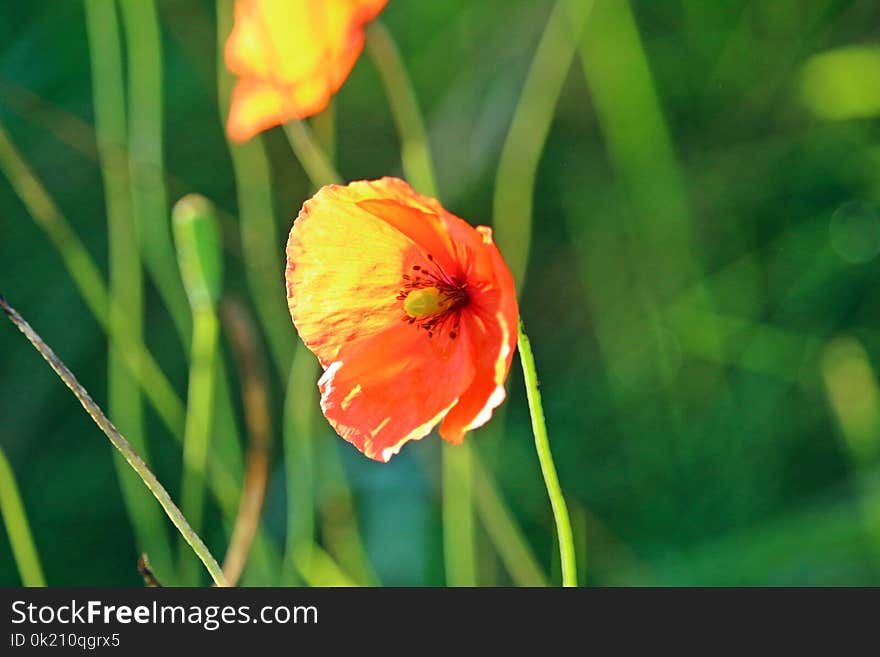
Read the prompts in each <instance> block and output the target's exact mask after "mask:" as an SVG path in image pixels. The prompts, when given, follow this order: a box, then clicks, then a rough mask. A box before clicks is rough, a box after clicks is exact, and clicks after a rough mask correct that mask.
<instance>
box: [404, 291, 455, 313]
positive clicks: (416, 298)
mask: <svg viewBox="0 0 880 657" xmlns="http://www.w3.org/2000/svg"><path fill="white" fill-rule="evenodd" d="M454 303H455V300H454V298H453V297H451V296H448V295H446V294H444V293H443V292H441V291H440V290H438V289H437V288H436V287H423V288H422V289H420V290H413V291H412V292H410V293H409V294H407V295H406V299H404V300H403V309H404V311H405V312H406V314H407V315H409V316H410V317H414V318H416V319H422V318H424V317H430V316H431V315H437V314H439V313H442V312H446V311H447V310H449V307H450V306H451V305H453V304H454Z"/></svg>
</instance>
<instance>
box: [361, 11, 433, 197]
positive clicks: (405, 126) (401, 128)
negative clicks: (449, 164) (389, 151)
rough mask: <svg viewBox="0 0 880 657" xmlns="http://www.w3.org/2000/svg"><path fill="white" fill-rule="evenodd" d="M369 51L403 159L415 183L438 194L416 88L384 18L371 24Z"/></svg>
mask: <svg viewBox="0 0 880 657" xmlns="http://www.w3.org/2000/svg"><path fill="white" fill-rule="evenodd" d="M366 48H367V52H368V53H369V55H370V59H372V60H373V63H374V64H375V66H376V70H377V71H378V72H379V77H380V78H381V80H382V86H383V87H384V88H385V94H386V95H387V97H388V104H389V105H390V107H391V113H392V115H393V116H394V122H395V124H396V125H397V132H398V134H399V135H400V140H401V144H400V159H401V161H402V163H403V170H404V172H405V173H406V177H407V178H409V181H410V183H411V184H412V186H413V187H414V188H415V189H417V190H418V191H419V192H421V193H422V194H425V195H427V196H437V180H436V177H435V176H434V165H433V164H432V162H431V145H430V142H429V140H428V133H427V131H426V130H425V123H424V121H423V120H422V112H421V110H420V109H419V102H418V99H417V98H416V94H415V90H414V89H413V85H412V82H411V80H410V79H409V75H408V74H407V71H406V66H404V64H403V59H402V58H401V56H400V51H399V50H398V49H397V44H395V43H394V39H393V38H392V36H391V33H390V32H389V31H388V29H387V28H386V27H385V26H384V25H383V24H382V23H381V21H374V22H373V23H371V24H370V25H369V26H368V27H367V40H366Z"/></svg>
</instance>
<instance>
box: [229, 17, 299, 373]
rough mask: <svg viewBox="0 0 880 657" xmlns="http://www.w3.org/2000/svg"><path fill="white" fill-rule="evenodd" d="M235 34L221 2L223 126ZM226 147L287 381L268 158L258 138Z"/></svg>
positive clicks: (251, 260)
mask: <svg viewBox="0 0 880 657" xmlns="http://www.w3.org/2000/svg"><path fill="white" fill-rule="evenodd" d="M231 30H232V3H231V2H220V3H218V5H217V52H218V55H219V60H218V62H217V100H218V103H219V106H220V116H221V118H222V119H223V122H224V123H225V122H226V119H227V117H228V116H229V99H230V97H231V95H232V87H233V77H232V75H231V74H230V73H229V71H228V70H226V66H225V64H224V61H223V53H224V44H225V41H226V38H227V37H228V35H229V33H230V31H231ZM227 145H228V147H229V154H230V156H231V157H232V168H233V173H234V177H235V187H236V196H237V198H238V217H239V222H238V224H239V231H240V235H241V248H242V256H243V260H244V264H245V275H246V276H247V282H248V289H249V290H250V293H251V297H252V298H253V300H254V306H255V308H256V311H257V317H258V319H259V320H260V325H261V326H262V328H263V331H264V333H265V335H266V338H267V342H268V344H269V350H270V351H271V353H272V361H273V363H274V365H275V367H276V369H277V370H278V373H279V375H280V376H281V377H282V378H284V377H286V376H287V370H288V368H289V367H290V361H291V358H293V343H292V342H291V340H290V318H289V317H288V314H287V307H286V305H285V303H284V297H283V296H281V295H280V294H279V291H280V290H282V289H283V288H282V287H281V283H280V282H279V272H282V271H283V269H284V265H283V262H282V257H281V254H283V249H282V248H281V245H280V244H279V242H278V226H277V224H276V221H275V210H274V207H273V201H272V173H271V170H270V167H269V158H268V157H267V155H266V149H265V147H264V146H263V142H262V140H261V138H260V137H259V136H256V137H254V138H252V139H250V140H249V141H248V142H247V143H245V144H235V143H232V142H231V141H227Z"/></svg>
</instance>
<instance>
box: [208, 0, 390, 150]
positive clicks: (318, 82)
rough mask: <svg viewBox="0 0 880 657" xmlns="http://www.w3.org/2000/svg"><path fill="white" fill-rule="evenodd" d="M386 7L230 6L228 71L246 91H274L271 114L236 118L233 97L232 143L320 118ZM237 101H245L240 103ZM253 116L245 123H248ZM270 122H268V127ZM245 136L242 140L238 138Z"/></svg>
mask: <svg viewBox="0 0 880 657" xmlns="http://www.w3.org/2000/svg"><path fill="white" fill-rule="evenodd" d="M386 2H387V0H297V1H292V0H236V3H235V24H234V26H233V30H232V33H231V34H230V36H229V38H228V39H227V42H226V48H225V52H224V55H225V60H226V66H227V68H228V69H229V70H230V71H232V72H233V73H235V74H237V75H239V76H241V81H242V82H245V83H247V84H248V85H249V86H248V87H246V88H247V89H249V90H252V89H253V88H258V89H260V90H261V92H262V93H263V94H264V95H265V94H266V93H267V92H266V91H265V88H266V87H270V88H273V89H274V92H275V94H276V95H275V96H274V97H272V102H271V103H269V104H270V105H271V106H272V111H271V112H268V111H262V112H254V111H253V110H252V109H241V110H238V109H237V107H236V103H237V102H244V101H247V100H249V101H251V104H253V103H254V102H256V101H255V99H254V97H253V95H252V94H251V95H244V96H242V95H240V94H239V95H238V96H233V98H232V105H231V109H230V115H232V114H237V115H238V118H237V119H236V120H234V121H233V120H232V118H230V122H229V124H228V127H227V130H228V132H229V136H230V138H231V139H233V140H235V141H244V140H245V139H247V138H249V137H250V136H253V135H254V134H256V133H258V132H261V131H262V130H265V129H267V128H268V127H272V126H274V125H278V124H280V123H284V122H285V121H289V120H291V119H302V118H305V117H307V116H311V115H313V114H317V113H318V112H320V111H321V110H323V109H324V108H325V107H326V106H327V103H328V102H329V101H330V98H331V97H332V95H333V94H334V93H336V92H337V91H338V90H339V88H340V87H341V86H342V84H343V82H345V79H346V78H347V77H348V75H349V73H350V72H351V69H352V68H353V67H354V64H355V62H356V61H357V58H358V57H359V56H360V53H361V50H362V49H363V46H364V25H365V24H366V23H367V22H369V21H371V20H372V19H374V18H375V17H376V16H377V15H378V14H379V12H380V11H381V10H382V9H383V8H384V6H385V4H386ZM242 99H244V101H242ZM253 114H256V117H257V118H256V119H255V120H254V121H253V122H252V123H247V119H248V118H249V117H251V115H253ZM270 119H271V120H270ZM241 135H247V136H246V137H240V136H241Z"/></svg>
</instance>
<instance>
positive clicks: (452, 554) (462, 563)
mask: <svg viewBox="0 0 880 657" xmlns="http://www.w3.org/2000/svg"><path fill="white" fill-rule="evenodd" d="M473 460H474V459H473V451H472V450H471V449H469V448H468V446H466V445H450V444H448V443H443V462H442V479H443V483H442V490H443V509H442V511H443V562H444V564H445V567H446V583H447V585H449V586H476V585H477V553H476V549H475V546H476V534H475V531H474V505H473V493H472V488H473ZM471 548H473V549H471Z"/></svg>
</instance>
